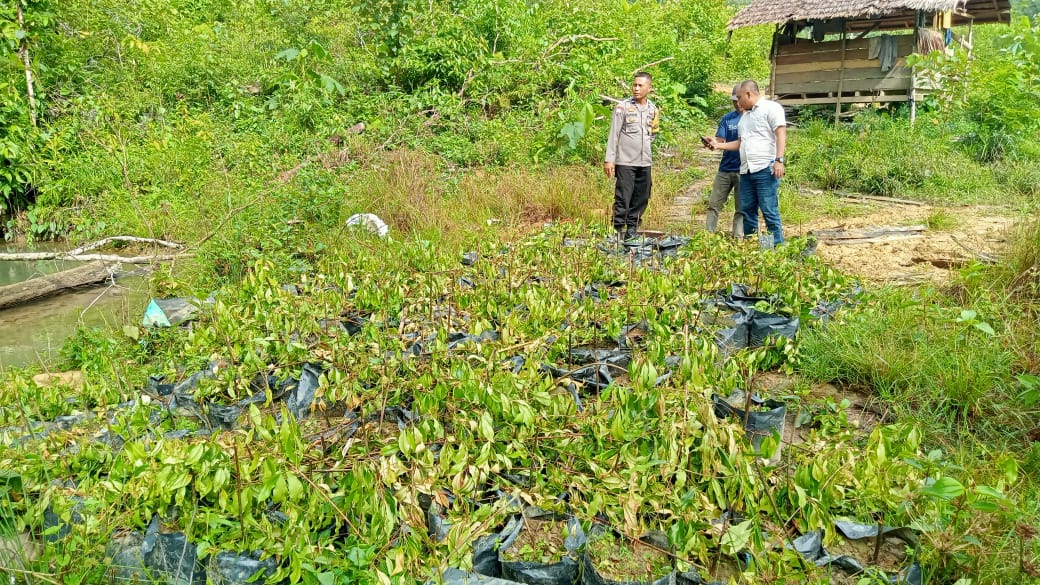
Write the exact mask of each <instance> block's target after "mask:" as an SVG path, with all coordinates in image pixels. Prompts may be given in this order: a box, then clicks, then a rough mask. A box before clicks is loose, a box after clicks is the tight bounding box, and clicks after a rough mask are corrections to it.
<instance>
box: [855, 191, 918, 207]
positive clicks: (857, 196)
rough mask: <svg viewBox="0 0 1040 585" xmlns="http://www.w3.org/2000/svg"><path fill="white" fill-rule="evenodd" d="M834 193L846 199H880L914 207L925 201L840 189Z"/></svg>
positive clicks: (883, 201)
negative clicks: (848, 191)
mask: <svg viewBox="0 0 1040 585" xmlns="http://www.w3.org/2000/svg"><path fill="white" fill-rule="evenodd" d="M835 195H840V196H841V197H844V198H846V199H865V200H867V201H880V202H882V203H894V204H896V205H913V206H914V207H923V206H925V205H927V203H925V202H923V201H911V200H910V199H899V198H898V197H883V196H881V195H864V194H862V193H845V192H842V191H837V192H835Z"/></svg>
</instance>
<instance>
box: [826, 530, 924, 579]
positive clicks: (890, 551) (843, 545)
mask: <svg viewBox="0 0 1040 585" xmlns="http://www.w3.org/2000/svg"><path fill="white" fill-rule="evenodd" d="M875 544H876V543H875V540H874V539H873V538H861V539H859V540H849V539H846V538H841V537H839V538H838V541H837V542H835V543H834V544H832V545H830V546H828V547H826V549H827V553H828V554H830V555H831V556H834V557H840V556H850V557H852V558H854V559H856V560H857V561H859V563H860V564H861V565H863V566H864V567H868V566H870V567H876V568H878V569H881V570H882V571H884V572H886V573H896V572H898V571H899V570H900V569H902V568H903V566H904V565H905V564H906V543H905V542H903V541H902V540H900V539H898V538H894V537H891V536H890V537H887V538H886V537H882V541H881V548H880V549H879V550H878V556H877V561H876V562H875V560H874V546H875Z"/></svg>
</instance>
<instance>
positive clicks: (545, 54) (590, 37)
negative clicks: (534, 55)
mask: <svg viewBox="0 0 1040 585" xmlns="http://www.w3.org/2000/svg"><path fill="white" fill-rule="evenodd" d="M583 39H584V40H588V41H596V42H600V43H603V42H609V41H616V40H618V38H617V37H597V36H593V35H585V34H582V35H571V36H569V37H561V38H559V39H556V42H554V43H553V44H551V45H549V48H548V49H546V50H545V51H542V59H544V58H546V57H548V56H549V54H550V53H552V52H553V51H554V50H556V48H557V47H559V46H560V45H562V44H564V43H574V42H577V41H580V40H583Z"/></svg>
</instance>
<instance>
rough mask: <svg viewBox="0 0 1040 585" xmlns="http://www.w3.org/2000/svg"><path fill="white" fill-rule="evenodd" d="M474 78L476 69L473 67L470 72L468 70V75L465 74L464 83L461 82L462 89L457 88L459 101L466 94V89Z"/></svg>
mask: <svg viewBox="0 0 1040 585" xmlns="http://www.w3.org/2000/svg"><path fill="white" fill-rule="evenodd" d="M476 76H477V69H476V68H475V67H471V68H470V70H469V73H467V74H466V81H463V82H462V87H460V88H459V93H458V97H459V98H460V99H461V98H462V96H463V95H464V94H465V93H466V88H468V87H469V83H470V82H471V81H473V78H474V77H476Z"/></svg>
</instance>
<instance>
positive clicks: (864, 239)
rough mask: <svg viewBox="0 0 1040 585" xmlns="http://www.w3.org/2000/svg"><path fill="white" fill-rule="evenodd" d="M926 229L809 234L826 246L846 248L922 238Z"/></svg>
mask: <svg viewBox="0 0 1040 585" xmlns="http://www.w3.org/2000/svg"><path fill="white" fill-rule="evenodd" d="M926 229H928V228H927V226H923V225H909V226H879V227H869V228H860V229H848V230H846V229H834V230H813V231H811V232H809V233H810V234H812V235H813V236H815V237H816V238H817V239H818V240H819V241H820V242H822V243H824V244H829V245H832V246H833V245H842V246H846V245H855V244H878V243H881V242H893V241H897V240H908V239H912V238H920V237H922V236H923V232H924V231H925V230H926Z"/></svg>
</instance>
